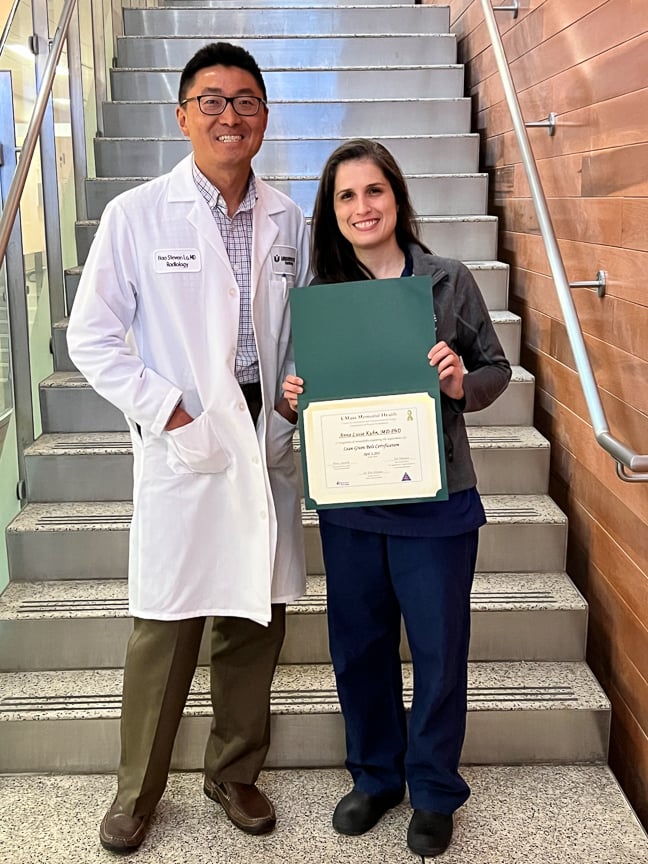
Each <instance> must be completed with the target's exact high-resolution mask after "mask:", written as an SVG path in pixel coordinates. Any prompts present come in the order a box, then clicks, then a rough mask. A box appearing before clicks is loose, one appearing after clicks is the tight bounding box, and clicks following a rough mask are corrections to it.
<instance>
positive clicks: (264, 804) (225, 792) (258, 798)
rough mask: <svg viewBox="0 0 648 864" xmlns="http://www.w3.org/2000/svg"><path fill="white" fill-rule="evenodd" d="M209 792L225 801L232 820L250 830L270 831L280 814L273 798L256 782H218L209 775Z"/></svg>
mask: <svg viewBox="0 0 648 864" xmlns="http://www.w3.org/2000/svg"><path fill="white" fill-rule="evenodd" d="M203 788H204V790H205V795H206V796H207V797H208V798H211V799H212V801H217V802H218V803H219V804H221V805H222V807H223V810H224V811H225V812H226V813H227V816H228V817H229V819H230V821H231V822H233V823H234V824H235V825H236V827H237V828H240V829H241V831H245V832H246V833H247V834H267V833H268V832H269V831H272V829H273V828H274V827H275V824H276V822H277V816H276V814H275V810H274V807H273V806H272V802H271V801H270V799H269V798H267V797H266V796H265V795H264V794H263V792H262V791H261V790H260V789H257V787H256V786H255V785H254V784H253V783H235V782H234V781H232V780H225V781H224V782H223V783H215V782H214V781H213V780H210V779H209V777H205V785H204V786H203Z"/></svg>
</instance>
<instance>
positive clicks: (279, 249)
mask: <svg viewBox="0 0 648 864" xmlns="http://www.w3.org/2000/svg"><path fill="white" fill-rule="evenodd" d="M270 258H271V260H272V273H273V275H274V276H292V277H294V276H295V274H296V273H297V249H296V248H295V247H294V246H273V247H272V250H271V252H270Z"/></svg>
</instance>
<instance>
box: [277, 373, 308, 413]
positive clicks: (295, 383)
mask: <svg viewBox="0 0 648 864" xmlns="http://www.w3.org/2000/svg"><path fill="white" fill-rule="evenodd" d="M303 385H304V380H303V378H299V376H297V375H286V377H285V379H284V382H283V384H282V385H281V387H282V389H283V394H284V396H285V397H286V399H287V400H288V404H289V405H290V407H291V408H292V410H293V411H296V410H297V397H298V396H299V394H300V393H303V392H304V386H303Z"/></svg>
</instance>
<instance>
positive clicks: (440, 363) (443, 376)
mask: <svg viewBox="0 0 648 864" xmlns="http://www.w3.org/2000/svg"><path fill="white" fill-rule="evenodd" d="M428 360H429V361H430V366H436V367H437V369H438V370H439V387H440V389H441V392H442V393H445V395H446V396H449V397H450V399H463V397H464V388H463V379H464V369H463V366H462V365H461V358H460V357H459V355H458V354H455V352H454V351H453V350H452V348H451V347H450V346H449V345H448V344H447V342H437V343H436V345H434V346H433V347H432V348H431V349H430V352H429V354H428Z"/></svg>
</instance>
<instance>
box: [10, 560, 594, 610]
mask: <svg viewBox="0 0 648 864" xmlns="http://www.w3.org/2000/svg"><path fill="white" fill-rule="evenodd" d="M127 596H128V590H127V582H126V579H111V580H70V581H60V582H55V581H52V582H49V581H48V582H11V583H9V585H8V586H7V588H6V590H5V592H4V594H3V595H2V596H1V597H0V620H4V621H9V620H12V621H26V620H46V619H53V618H56V619H59V618H60V619H78V618H82V619H86V618H124V617H128V615H129V613H128V601H127ZM471 607H472V610H473V611H475V612H476V611H522V610H543V609H551V610H556V609H562V610H565V609H577V610H580V609H586V608H587V604H586V603H585V601H584V599H583V598H582V596H581V595H580V593H579V592H578V590H577V589H576V588H575V586H574V584H573V583H572V582H571V580H570V579H569V577H568V576H567V574H566V573H560V572H556V573H543V572H538V573H476V574H475V581H474V585H473V591H472V596H471ZM324 611H326V585H325V579H324V577H323V576H316V575H311V576H309V577H308V580H307V583H306V593H305V594H304V596H303V597H301V598H300V599H299V600H297V601H295V602H294V603H291V604H289V605H288V612H289V613H290V614H299V613H302V614H309V613H316V614H320V613H322V612H324Z"/></svg>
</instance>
